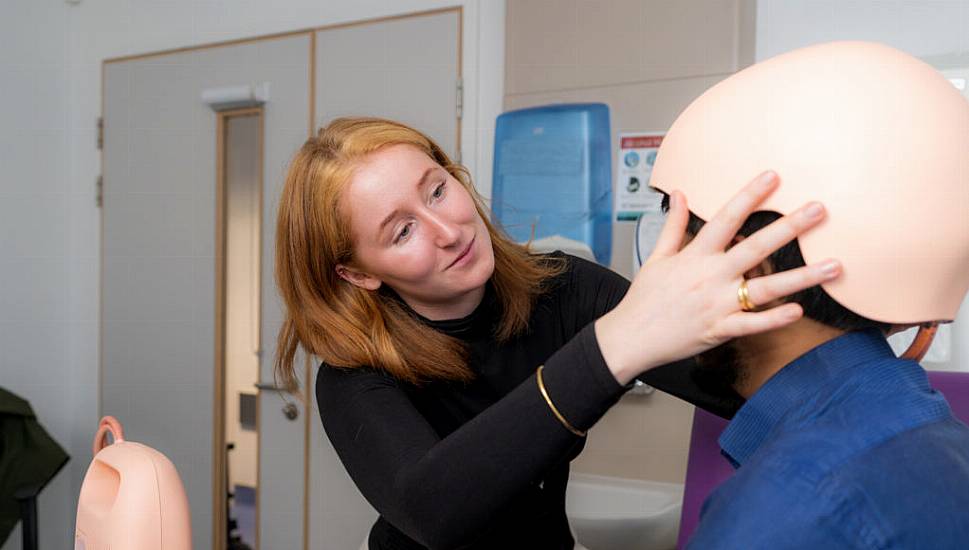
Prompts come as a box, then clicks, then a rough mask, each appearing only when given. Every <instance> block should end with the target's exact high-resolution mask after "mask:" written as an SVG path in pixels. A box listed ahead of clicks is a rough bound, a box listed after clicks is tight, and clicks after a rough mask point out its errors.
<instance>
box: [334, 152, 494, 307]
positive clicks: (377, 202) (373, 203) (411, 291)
mask: <svg viewBox="0 0 969 550" xmlns="http://www.w3.org/2000/svg"><path fill="white" fill-rule="evenodd" d="M341 200H342V202H341V208H343V213H344V214H345V215H348V216H349V220H350V233H351V238H352V241H353V257H354V260H353V262H352V263H351V264H340V265H338V266H337V273H339V274H340V276H341V277H343V278H344V279H346V280H348V281H350V282H351V283H353V284H355V285H357V286H359V287H361V288H366V289H368V290H376V289H377V288H379V287H380V285H381V284H387V285H389V286H390V287H391V288H392V289H394V290H395V291H396V292H397V294H399V295H400V297H401V298H403V299H404V301H406V302H407V303H408V304H409V305H410V306H411V307H412V308H413V309H414V310H415V311H417V312H418V313H420V314H421V315H423V316H425V317H427V318H429V319H447V318H457V317H462V316H464V315H467V314H469V313H470V312H471V311H473V310H474V308H475V307H476V306H477V305H478V303H480V301H481V297H482V296H483V294H484V285H485V282H487V280H488V278H489V277H491V274H492V272H493V271H494V266H495V260H494V252H493V250H492V248H491V237H490V235H489V234H488V229H487V227H486V226H485V224H484V221H483V220H482V219H481V216H479V215H478V211H477V210H476V209H475V207H474V201H473V200H472V198H471V195H470V194H469V193H468V191H467V190H465V188H464V186H462V185H461V183H460V182H458V180H457V179H455V178H454V177H453V176H451V174H449V173H448V172H447V171H446V170H444V168H442V167H441V166H440V165H439V164H437V163H436V162H435V161H434V160H433V159H431V157H429V156H428V155H427V154H425V153H424V152H423V151H421V150H420V149H418V148H416V147H414V146H411V145H392V146H388V147H384V148H382V149H379V150H378V151H376V152H374V153H371V154H370V155H368V156H367V157H365V159H364V160H363V161H362V163H361V164H360V165H359V166H358V167H357V169H356V170H355V171H354V173H353V175H352V177H351V179H350V183H349V185H348V187H347V189H346V191H345V193H344V195H343V198H342V199H341Z"/></svg>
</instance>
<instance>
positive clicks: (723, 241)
mask: <svg viewBox="0 0 969 550" xmlns="http://www.w3.org/2000/svg"><path fill="white" fill-rule="evenodd" d="M776 188H777V174H776V173H774V172H773V171H770V170H768V171H766V172H764V173H762V174H760V175H759V176H757V177H756V178H754V179H753V180H752V181H751V182H750V183H748V184H747V185H745V186H744V188H743V189H741V190H740V191H739V192H738V193H737V194H736V195H734V196H733V198H732V199H730V201H729V202H727V204H726V205H724V207H723V208H721V209H720V210H719V211H718V212H717V214H716V215H715V216H714V217H713V219H711V220H709V221H707V223H706V224H705V225H704V226H703V229H701V230H700V232H699V234H697V236H696V238H695V239H693V241H692V242H691V243H690V245H689V247H690V248H692V249H697V250H698V251H700V252H703V253H706V252H723V251H724V250H726V248H727V245H729V244H730V241H732V240H733V238H734V235H736V234H737V231H738V230H739V229H740V226H741V225H743V223H744V221H746V220H747V217H749V216H750V214H751V213H753V212H754V211H755V210H756V209H757V206H758V205H759V204H760V203H761V202H763V201H764V199H765V198H767V196H768V195H770V194H771V192H773V191H774V189H776Z"/></svg>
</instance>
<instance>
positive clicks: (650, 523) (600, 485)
mask: <svg viewBox="0 0 969 550" xmlns="http://www.w3.org/2000/svg"><path fill="white" fill-rule="evenodd" d="M682 505H683V485H682V484H678V483H663V482H659V481H643V480H639V479H623V478H618V477H607V476H597V475H590V474H578V473H573V474H571V475H570V477H569V486H568V491H567V492H566V496H565V513H566V515H567V516H568V518H569V524H570V525H571V526H572V530H573V531H574V533H575V535H576V539H577V540H578V542H579V543H580V544H582V546H585V547H586V548H588V550H667V549H672V548H676V536H677V533H678V532H679V528H680V508H681V507H682Z"/></svg>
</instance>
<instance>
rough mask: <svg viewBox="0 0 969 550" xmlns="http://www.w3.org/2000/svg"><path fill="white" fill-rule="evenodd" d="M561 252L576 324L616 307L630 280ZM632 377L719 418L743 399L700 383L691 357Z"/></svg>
mask: <svg viewBox="0 0 969 550" xmlns="http://www.w3.org/2000/svg"><path fill="white" fill-rule="evenodd" d="M557 254H562V253H561V252H557ZM563 255H564V256H565V257H566V258H567V259H568V260H569V261H570V262H572V264H573V265H572V267H571V269H570V272H571V278H570V280H569V283H568V284H569V285H570V287H571V290H570V291H569V292H567V293H566V295H571V296H573V297H574V304H575V306H574V307H575V308H576V313H575V322H576V323H578V326H584V325H585V324H587V323H589V322H592V321H594V320H595V319H598V318H599V317H602V316H603V315H605V314H606V313H608V312H609V311H610V310H612V308H614V307H616V305H617V304H618V303H619V302H620V301H621V300H622V298H623V296H625V295H626V292H627V291H628V290H629V286H630V284H632V283H630V282H629V281H628V280H627V279H626V278H625V277H623V276H622V275H619V274H618V273H616V272H614V271H612V270H611V269H608V268H606V267H603V266H601V265H599V264H597V263H595V262H590V261H588V260H585V259H583V258H578V257H576V256H571V255H568V254H563ZM629 337H630V338H635V337H636V334H635V333H634V332H631V333H630V335H629ZM636 378H637V379H638V380H640V381H642V382H643V383H646V384H649V385H650V386H652V387H654V388H656V389H658V390H660V391H663V392H666V393H668V394H670V395H673V396H675V397H678V398H680V399H682V400H684V401H687V402H689V403H692V404H693V405H696V406H698V407H700V408H701V409H704V410H707V411H709V412H712V413H713V414H716V415H718V416H721V417H723V418H733V415H734V413H736V412H737V410H738V409H739V408H740V407H741V405H743V403H744V401H743V398H742V397H740V395H738V394H736V393H735V392H733V391H730V390H728V389H724V388H720V387H716V386H712V385H711V386H704V385H703V384H702V380H699V381H698V379H697V367H696V361H695V360H694V358H692V357H690V358H687V359H684V360H681V361H676V362H674V363H669V364H666V365H661V366H659V367H656V368H653V369H650V370H649V371H647V372H645V373H642V374H640V375H639V376H637V377H636ZM631 386H632V385H631V384H630V387H631Z"/></svg>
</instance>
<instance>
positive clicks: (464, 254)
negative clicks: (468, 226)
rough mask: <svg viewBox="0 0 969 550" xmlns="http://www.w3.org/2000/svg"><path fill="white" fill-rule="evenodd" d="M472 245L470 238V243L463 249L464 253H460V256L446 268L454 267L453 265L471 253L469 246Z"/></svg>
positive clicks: (472, 239)
mask: <svg viewBox="0 0 969 550" xmlns="http://www.w3.org/2000/svg"><path fill="white" fill-rule="evenodd" d="M473 244H474V237H472V238H471V242H469V243H468V247H467V248H465V249H464V252H462V253H461V255H460V256H458V257H457V258H455V259H454V261H453V262H451V265H449V266H448V268H451V267H454V266H455V265H457V263H458V262H460V261H461V260H463V259H464V258H465V256H467V255H468V254H469V253H470V252H471V246H472V245H473Z"/></svg>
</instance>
